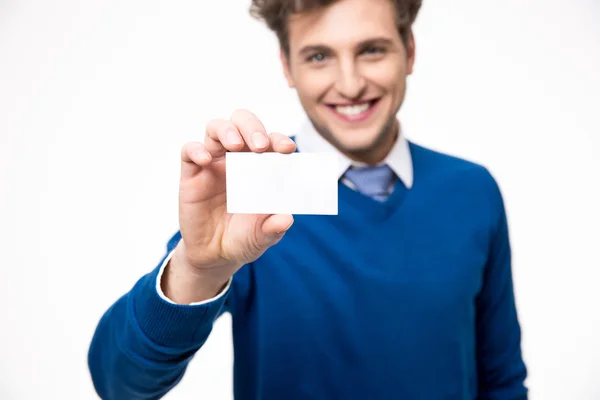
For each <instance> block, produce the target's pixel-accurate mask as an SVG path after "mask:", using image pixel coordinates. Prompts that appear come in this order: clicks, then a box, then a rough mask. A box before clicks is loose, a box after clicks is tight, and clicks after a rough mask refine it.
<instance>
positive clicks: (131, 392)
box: [88, 233, 229, 400]
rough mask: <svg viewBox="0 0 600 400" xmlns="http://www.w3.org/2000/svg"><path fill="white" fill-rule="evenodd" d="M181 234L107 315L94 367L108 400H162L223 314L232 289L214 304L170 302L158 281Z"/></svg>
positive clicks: (94, 348)
mask: <svg viewBox="0 0 600 400" xmlns="http://www.w3.org/2000/svg"><path fill="white" fill-rule="evenodd" d="M179 239H180V235H179V233H178V234H176V235H175V236H174V237H173V238H172V239H171V240H170V241H169V244H168V246H167V254H166V255H165V257H164V258H163V260H162V261H161V263H160V264H159V266H158V267H156V268H155V269H154V270H153V271H151V272H150V273H148V274H147V275H145V276H143V277H142V278H141V279H140V280H139V281H137V283H136V284H135V285H134V286H133V288H132V289H131V290H130V291H129V292H128V293H126V294H125V295H124V296H122V297H121V298H120V299H118V300H117V301H116V302H115V303H114V304H113V305H112V306H111V307H110V308H109V309H108V310H107V311H106V313H105V314H104V315H103V316H102V318H101V319H100V322H99V323H98V326H97V327H96V331H95V333H94V336H93V338H92V341H91V344H90V348H89V352H88V367H89V371H90V374H91V378H92V382H93V384H94V387H95V389H96V392H97V393H98V395H99V396H100V397H101V398H102V399H104V400H113V399H114V400H117V399H128V400H137V399H144V400H146V399H159V398H161V397H163V396H164V395H165V394H166V393H167V392H169V391H170V390H171V389H172V388H173V387H175V386H176V385H177V384H178V383H179V381H180V380H181V378H182V377H183V375H184V373H185V370H186V368H187V365H188V363H189V361H190V360H191V358H192V357H193V355H194V354H195V353H196V352H197V351H198V350H199V349H200V347H201V346H202V345H203V344H204V342H205V341H206V339H207V338H208V336H209V334H210V332H211V330H212V327H213V323H214V321H215V320H216V319H217V318H218V317H219V316H220V315H221V314H222V313H223V311H224V307H225V303H226V299H227V297H228V296H229V288H227V291H225V292H224V293H222V294H221V295H220V296H217V298H215V299H213V300H212V301H210V302H204V303H202V304H198V305H178V304H174V303H172V302H168V301H166V300H165V299H164V298H162V297H161V296H160V294H159V293H158V292H157V289H156V282H157V278H158V275H159V273H160V271H161V266H162V265H163V264H164V262H165V260H166V259H167V257H168V255H169V253H170V252H171V251H172V250H173V248H174V247H175V246H176V244H177V242H178V241H179Z"/></svg>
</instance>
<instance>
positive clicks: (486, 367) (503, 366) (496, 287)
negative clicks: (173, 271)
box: [476, 187, 528, 400]
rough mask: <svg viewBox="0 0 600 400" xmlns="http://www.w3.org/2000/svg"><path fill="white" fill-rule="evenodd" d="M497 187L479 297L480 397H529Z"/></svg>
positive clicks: (508, 399)
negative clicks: (487, 252) (493, 216)
mask: <svg viewBox="0 0 600 400" xmlns="http://www.w3.org/2000/svg"><path fill="white" fill-rule="evenodd" d="M494 189H495V200H496V201H495V202H494V203H495V204H496V205H497V207H496V210H497V212H496V224H495V227H494V233H493V235H492V242H491V247H490V254H489V258H488V263H487V266H486V270H485V273H484V281H483V287H482V290H481V292H480V294H479V295H478V298H477V299H476V307H477V311H476V312H477V314H476V318H477V320H476V335H477V347H476V349H477V369H478V376H479V396H478V397H477V399H478V400H526V399H527V396H528V391H527V388H526V386H525V383H524V382H525V379H526V377H527V370H526V366H525V363H524V361H523V358H522V355H521V328H520V325H519V321H518V316H517V310H516V305H515V297H514V290H513V280H512V267H511V248H510V242H509V233H508V226H507V218H506V213H505V209H504V203H503V200H502V197H501V195H500V193H499V190H498V188H497V187H495V188H494Z"/></svg>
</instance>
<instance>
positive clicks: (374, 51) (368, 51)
mask: <svg viewBox="0 0 600 400" xmlns="http://www.w3.org/2000/svg"><path fill="white" fill-rule="evenodd" d="M362 53H363V54H366V55H372V54H383V53H385V49H384V48H382V47H375V46H372V47H367V48H366V49H364V50H363V52H362Z"/></svg>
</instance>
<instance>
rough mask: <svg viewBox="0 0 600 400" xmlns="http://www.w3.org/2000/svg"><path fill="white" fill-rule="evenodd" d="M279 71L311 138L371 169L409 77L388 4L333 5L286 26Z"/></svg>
mask: <svg viewBox="0 0 600 400" xmlns="http://www.w3.org/2000/svg"><path fill="white" fill-rule="evenodd" d="M288 27H289V45H290V46H289V48H290V54H289V58H286V57H285V55H284V54H282V61H283V65H284V71H285V73H286V77H287V79H288V82H289V84H290V86H292V87H295V88H296V90H297V92H298V96H299V99H300V102H301V103H302V106H303V107H304V109H305V110H306V113H307V114H308V117H309V118H310V119H311V121H312V122H313V124H314V125H315V127H316V129H317V130H318V131H319V133H320V134H321V135H322V136H323V137H325V139H327V140H328V141H329V142H331V143H332V144H333V145H334V146H336V147H337V148H338V149H340V150H341V151H342V152H344V153H346V154H347V155H348V156H350V157H351V158H353V159H355V160H359V161H365V162H372V163H375V162H379V161H381V160H382V159H383V158H384V157H385V156H386V155H387V153H388V151H389V149H390V148H391V146H392V145H393V143H394V140H395V137H396V133H397V126H396V124H395V122H396V114H397V112H398V110H399V108H400V105H401V104H402V101H403V99H404V93H405V90H406V77H407V75H409V74H411V73H412V66H413V62H414V42H413V39H412V36H411V39H410V41H409V45H408V46H407V47H405V46H404V44H403V41H402V39H401V37H400V34H399V32H398V29H397V26H396V12H395V8H394V5H393V3H392V1H390V0H340V1H338V2H336V3H334V4H333V5H331V6H329V7H327V8H322V9H318V10H315V11H311V12H308V13H299V14H295V15H293V16H292V17H291V18H290V21H289V25H288Z"/></svg>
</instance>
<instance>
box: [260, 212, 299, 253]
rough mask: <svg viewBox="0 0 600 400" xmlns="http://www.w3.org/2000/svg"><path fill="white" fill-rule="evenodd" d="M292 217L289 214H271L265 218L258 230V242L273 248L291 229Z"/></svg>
mask: <svg viewBox="0 0 600 400" xmlns="http://www.w3.org/2000/svg"><path fill="white" fill-rule="evenodd" d="M293 223H294V217H293V216H291V215H289V214H272V215H268V216H266V218H265V219H264V221H263V222H262V226H261V227H260V228H259V229H258V230H259V238H258V239H259V241H260V243H261V244H262V245H265V246H273V245H274V244H276V243H277V242H279V241H280V240H281V238H282V237H283V235H285V233H286V232H287V231H288V229H290V228H291V226H292V224H293Z"/></svg>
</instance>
